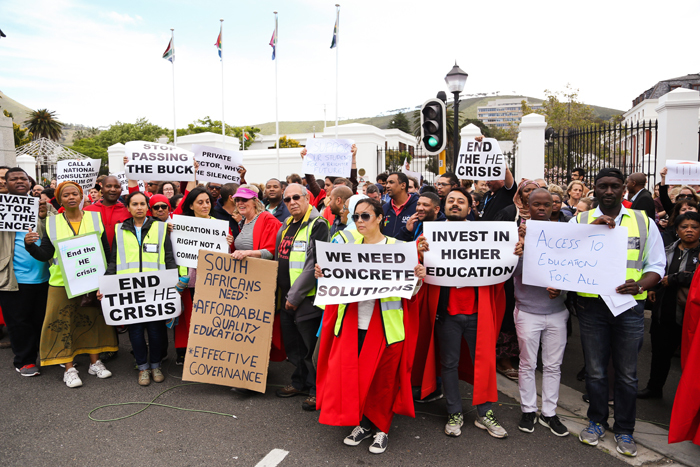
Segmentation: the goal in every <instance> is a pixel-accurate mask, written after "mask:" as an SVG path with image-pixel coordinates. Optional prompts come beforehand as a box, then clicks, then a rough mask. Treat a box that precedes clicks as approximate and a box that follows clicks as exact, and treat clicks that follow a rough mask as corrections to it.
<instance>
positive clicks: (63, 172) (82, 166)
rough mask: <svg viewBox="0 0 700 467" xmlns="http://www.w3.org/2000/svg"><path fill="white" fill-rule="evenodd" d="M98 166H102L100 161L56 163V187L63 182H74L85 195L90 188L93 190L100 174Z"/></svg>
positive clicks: (64, 161)
mask: <svg viewBox="0 0 700 467" xmlns="http://www.w3.org/2000/svg"><path fill="white" fill-rule="evenodd" d="M100 165H102V161H101V160H100V159H81V160H76V159H69V160H62V161H58V162H56V186H58V185H59V184H60V183H61V182H65V181H71V182H75V183H77V184H78V185H80V188H82V189H83V191H84V192H85V193H86V194H87V192H88V191H89V190H90V189H91V188H95V183H96V182H97V177H98V176H99V174H100Z"/></svg>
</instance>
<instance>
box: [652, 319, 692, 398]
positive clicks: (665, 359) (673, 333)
mask: <svg viewBox="0 0 700 467" xmlns="http://www.w3.org/2000/svg"><path fill="white" fill-rule="evenodd" d="M649 332H650V334H651V372H650V373H649V383H648V384H647V387H648V388H649V389H651V390H652V391H661V390H662V389H663V387H664V384H666V378H667V377H668V372H669V371H670V370H671V359H672V358H673V355H674V354H675V353H676V349H677V348H678V346H679V345H681V340H682V336H683V327H682V326H680V325H679V324H677V323H675V322H671V323H659V322H658V321H652V322H651V329H649Z"/></svg>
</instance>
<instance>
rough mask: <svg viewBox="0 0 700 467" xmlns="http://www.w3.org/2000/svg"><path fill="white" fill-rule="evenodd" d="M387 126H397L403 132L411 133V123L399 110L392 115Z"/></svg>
mask: <svg viewBox="0 0 700 467" xmlns="http://www.w3.org/2000/svg"><path fill="white" fill-rule="evenodd" d="M389 128H397V129H399V130H401V131H403V132H404V133H408V134H409V135H410V134H411V133H413V132H412V131H411V123H410V122H409V121H408V119H407V118H406V115H405V114H404V113H403V112H399V113H397V114H396V115H394V117H393V118H392V119H391V123H389Z"/></svg>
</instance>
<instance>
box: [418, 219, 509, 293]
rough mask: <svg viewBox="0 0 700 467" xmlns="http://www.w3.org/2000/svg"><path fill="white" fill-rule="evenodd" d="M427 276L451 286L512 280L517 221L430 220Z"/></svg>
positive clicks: (426, 230) (429, 280)
mask: <svg viewBox="0 0 700 467" xmlns="http://www.w3.org/2000/svg"><path fill="white" fill-rule="evenodd" d="M423 235H424V236H425V238H426V239H427V240H428V246H429V248H430V251H427V252H425V254H424V257H423V264H424V265H425V269H426V274H427V275H426V277H425V279H424V281H425V282H427V283H428V284H434V285H440V286H448V287H480V286H482V285H493V284H499V283H501V282H505V281H506V280H508V279H510V277H511V276H512V275H513V271H515V267H516V266H517V265H518V257H517V256H515V255H514V254H513V251H515V244H516V243H518V227H517V225H516V224H515V222H468V221H464V222H426V223H425V224H424V226H423Z"/></svg>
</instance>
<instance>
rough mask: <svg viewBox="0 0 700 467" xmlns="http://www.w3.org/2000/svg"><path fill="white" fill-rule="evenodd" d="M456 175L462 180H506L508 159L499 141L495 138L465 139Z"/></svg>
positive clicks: (461, 147)
mask: <svg viewBox="0 0 700 467" xmlns="http://www.w3.org/2000/svg"><path fill="white" fill-rule="evenodd" d="M455 173H456V174H457V177H458V178H460V179H469V180H504V179H505V178H506V159H505V157H504V156H503V152H502V151H501V147H500V146H499V145H498V141H496V139H494V138H484V139H483V140H482V141H477V140H476V139H474V138H463V139H462V145H461V146H460V148H459V159H458V161H457V171H456V172H455Z"/></svg>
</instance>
